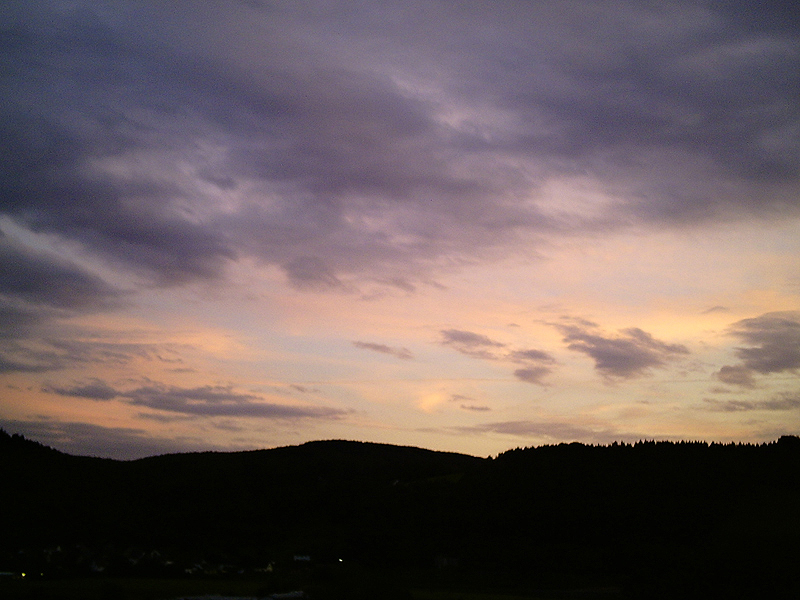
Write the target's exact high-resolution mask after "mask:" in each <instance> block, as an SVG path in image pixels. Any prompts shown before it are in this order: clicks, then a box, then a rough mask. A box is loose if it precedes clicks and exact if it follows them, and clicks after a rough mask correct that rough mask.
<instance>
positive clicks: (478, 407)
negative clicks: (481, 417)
mask: <svg viewBox="0 0 800 600" xmlns="http://www.w3.org/2000/svg"><path fill="white" fill-rule="evenodd" d="M461 408H462V409H463V410H470V411H473V412H489V411H491V410H492V409H491V408H490V407H488V406H484V405H477V404H462V405H461Z"/></svg>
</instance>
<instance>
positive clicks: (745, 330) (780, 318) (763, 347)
mask: <svg viewBox="0 0 800 600" xmlns="http://www.w3.org/2000/svg"><path fill="white" fill-rule="evenodd" d="M729 333H730V334H731V335H734V336H736V337H738V338H739V339H740V340H742V341H743V342H744V343H745V344H748V345H749V346H750V347H747V348H737V349H736V356H738V357H739V358H740V359H741V360H742V365H744V366H745V367H746V368H748V369H750V370H751V371H755V372H756V373H760V374H762V375H766V374H769V373H782V372H784V371H794V370H796V369H800V312H775V313H767V314H764V315H761V316H760V317H755V318H753V319H743V320H741V321H739V322H737V323H734V324H733V325H732V326H731V328H730V330H729Z"/></svg>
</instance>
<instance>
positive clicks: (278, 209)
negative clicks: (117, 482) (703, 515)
mask: <svg viewBox="0 0 800 600" xmlns="http://www.w3.org/2000/svg"><path fill="white" fill-rule="evenodd" d="M0 61H1V62H0V428H3V429H5V430H6V431H7V432H9V433H19V434H22V435H24V436H26V437H28V438H30V439H34V440H36V441H40V442H42V443H44V444H47V445H49V446H52V447H54V448H57V449H59V450H63V451H66V452H69V453H72V454H85V455H93V456H103V457H112V458H118V459H133V458H139V457H143V456H149V455H154V454H162V453H168V452H169V453H171V452H189V451H205V450H214V451H235V450H247V449H254V448H272V447H277V446H286V445H294V444H300V443H303V442H306V441H310V440H318V439H350V440H362V441H371V442H381V443H390V444H401V445H410V446H420V447H424V448H430V449H434V450H444V451H455V452H463V453H467V454H472V455H475V456H492V455H496V454H498V453H500V452H503V451H505V450H508V449H510V448H516V447H527V446H538V445H543V444H556V443H561V442H572V441H579V442H583V443H587V444H608V443H612V442H614V441H623V442H635V441H637V440H641V439H655V440H705V441H708V442H712V441H718V442H731V441H733V442H750V443H760V442H765V441H773V440H775V439H777V438H778V437H779V436H781V435H796V434H800V12H799V11H797V9H796V5H794V3H793V2H788V1H787V2H762V3H752V2H745V1H733V0H731V1H725V0H707V1H701V0H697V1H690V0H679V1H675V2H670V1H668V0H659V1H658V2H642V1H640V0H635V1H634V0H631V1H627V0H610V1H608V2H589V1H580V0H569V1H567V0H552V1H549V2H528V1H521V0H496V1H470V0H459V1H456V0H402V1H394V0H370V1H369V2H366V1H363V2H362V1H357V0H351V1H347V2H339V1H335V0H308V1H302V0H301V1H298V0H275V1H269V0H264V1H258V0H247V1H245V0H239V1H234V0H228V1H223V0H202V1H193V0H186V1H181V2H162V1H160V0H158V1H156V0H153V1H150V0H136V1H133V0H131V1H113V2H112V1H102V0H92V1H81V0H69V1H67V0H63V1H56V0H39V1H37V2H29V1H27V0H26V1H13V0H5V1H4V2H3V3H2V6H0Z"/></svg>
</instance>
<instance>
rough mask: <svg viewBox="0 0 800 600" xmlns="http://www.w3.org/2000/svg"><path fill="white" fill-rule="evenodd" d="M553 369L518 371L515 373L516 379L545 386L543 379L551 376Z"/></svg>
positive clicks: (532, 368) (527, 368)
mask: <svg viewBox="0 0 800 600" xmlns="http://www.w3.org/2000/svg"><path fill="white" fill-rule="evenodd" d="M551 371H552V369H549V368H547V367H526V368H524V369H517V370H515V371H514V377H516V378H517V379H519V380H520V381H524V382H526V383H535V384H537V385H544V384H543V383H542V378H543V377H544V376H546V375H549V374H550V372H551Z"/></svg>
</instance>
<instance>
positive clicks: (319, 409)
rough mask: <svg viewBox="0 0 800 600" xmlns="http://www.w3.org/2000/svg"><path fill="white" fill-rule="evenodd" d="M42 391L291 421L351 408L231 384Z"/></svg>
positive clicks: (97, 383) (96, 384) (93, 384)
mask: <svg viewBox="0 0 800 600" xmlns="http://www.w3.org/2000/svg"><path fill="white" fill-rule="evenodd" d="M43 391H47V392H51V393H54V394H58V395H61V396H67V397H80V398H87V399H89V400H97V401H107V400H112V399H115V398H122V399H123V400H124V401H125V402H127V403H128V404H130V405H132V406H140V407H146V408H149V409H152V410H156V411H160V412H167V413H177V414H183V415H193V416H198V417H240V418H258V419H278V420H292V419H338V418H341V417H344V416H345V415H346V414H348V411H345V410H340V409H336V408H331V407H325V406H311V405H289V404H276V403H272V402H264V400H263V398H261V397H260V396H258V395H256V394H247V393H242V392H236V391H234V389H233V387H232V386H210V385H208V386H202V387H196V388H182V387H177V386H167V385H162V384H151V385H146V386H142V387H139V388H135V389H132V390H126V391H123V390H116V389H114V388H112V387H111V386H109V385H108V384H106V383H105V382H103V381H101V380H97V379H96V380H93V381H90V382H87V383H83V384H78V385H75V386H72V387H47V388H45V389H44V390H43Z"/></svg>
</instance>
